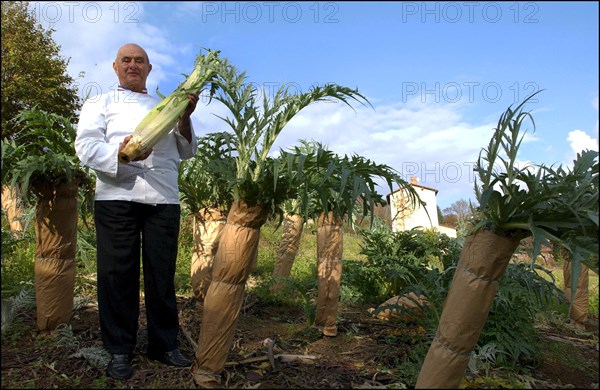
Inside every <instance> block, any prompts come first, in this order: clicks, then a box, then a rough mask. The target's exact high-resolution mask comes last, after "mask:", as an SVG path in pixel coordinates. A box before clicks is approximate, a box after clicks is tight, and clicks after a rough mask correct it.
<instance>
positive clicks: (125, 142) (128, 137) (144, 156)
mask: <svg viewBox="0 0 600 390" xmlns="http://www.w3.org/2000/svg"><path fill="white" fill-rule="evenodd" d="M131 137H132V136H131V135H128V136H127V137H125V139H123V142H121V145H119V153H121V150H123V148H124V147H125V145H127V144H128V143H129V140H130V139H131ZM152 150H153V149H152V148H150V149H149V150H147V151H146V152H145V153H144V154H141V155H139V156H138V157H136V158H134V159H133V160H131V161H141V160H145V159H147V158H148V156H150V154H151V153H152Z"/></svg>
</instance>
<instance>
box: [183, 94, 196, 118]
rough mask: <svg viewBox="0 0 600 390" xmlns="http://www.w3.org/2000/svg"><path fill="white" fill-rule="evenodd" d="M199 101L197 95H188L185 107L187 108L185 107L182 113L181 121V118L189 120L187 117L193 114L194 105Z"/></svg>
mask: <svg viewBox="0 0 600 390" xmlns="http://www.w3.org/2000/svg"><path fill="white" fill-rule="evenodd" d="M199 99H200V98H199V97H198V95H197V94H195V93H190V94H189V95H188V100H189V101H190V102H189V103H188V105H187V107H186V109H185V111H184V113H183V115H182V117H181V118H182V119H183V118H189V117H190V116H191V115H192V113H193V112H194V110H195V109H196V105H197V104H198V100H199Z"/></svg>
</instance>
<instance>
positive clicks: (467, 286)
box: [415, 230, 519, 389]
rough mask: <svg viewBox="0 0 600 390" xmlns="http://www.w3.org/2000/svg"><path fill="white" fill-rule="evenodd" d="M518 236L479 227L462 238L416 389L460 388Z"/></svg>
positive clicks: (517, 241)
mask: <svg viewBox="0 0 600 390" xmlns="http://www.w3.org/2000/svg"><path fill="white" fill-rule="evenodd" d="M518 245H519V240H517V239H509V238H506V237H503V236H499V235H497V234H495V233H493V232H490V231H486V230H480V231H478V232H477V233H475V235H472V236H469V237H467V238H466V239H465V243H464V246H463V249H462V252H461V256H460V260H459V262H458V265H457V268H456V272H455V273H454V277H453V279H452V284H451V286H450V290H449V291H448V295H447V297H446V300H445V302H444V308H443V310H442V315H441V317H440V322H439V324H438V329H437V332H436V335H435V338H434V340H433V342H432V343H431V346H430V347H429V351H428V352H427V356H426V357H425V360H424V362H423V366H422V367H421V371H420V373H419V377H418V379H417V384H416V386H415V388H421V389H431V388H458V387H459V385H460V382H461V381H462V379H463V377H464V374H465V369H466V368H467V365H468V363H469V355H470V353H471V351H472V350H473V349H474V348H475V346H476V345H477V341H478V340H479V336H480V334H481V330H482V329H483V325H484V324H485V321H486V319H487V316H488V314H489V310H490V307H491V305H492V302H493V300H494V297H495V295H496V291H497V289H498V279H500V277H501V276H502V275H503V274H504V271H505V269H506V266H507V265H508V262H509V261H510V258H511V257H512V254H513V253H514V251H515V250H516V249H517V246H518Z"/></svg>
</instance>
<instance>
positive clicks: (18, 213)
mask: <svg viewBox="0 0 600 390" xmlns="http://www.w3.org/2000/svg"><path fill="white" fill-rule="evenodd" d="M2 208H3V209H4V210H6V218H7V219H8V225H9V227H10V230H12V231H15V232H22V231H23V230H24V229H25V223H24V222H23V220H22V218H23V207H22V206H21V196H20V194H19V190H18V188H17V187H10V186H8V185H3V186H2Z"/></svg>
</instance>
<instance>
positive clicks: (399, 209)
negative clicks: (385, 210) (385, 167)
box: [389, 181, 456, 237]
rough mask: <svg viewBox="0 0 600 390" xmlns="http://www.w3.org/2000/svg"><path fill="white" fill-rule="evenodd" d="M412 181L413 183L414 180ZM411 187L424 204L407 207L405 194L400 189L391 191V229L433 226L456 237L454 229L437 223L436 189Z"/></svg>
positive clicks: (400, 229) (428, 227)
mask: <svg viewBox="0 0 600 390" xmlns="http://www.w3.org/2000/svg"><path fill="white" fill-rule="evenodd" d="M412 183H413V184H415V181H413V182H412ZM413 188H414V189H415V191H416V192H417V194H419V197H420V198H421V201H423V203H424V204H425V206H424V207H422V206H421V205H420V204H417V205H415V207H408V206H407V204H406V203H407V202H406V200H405V199H406V196H405V194H404V192H403V191H402V190H399V191H396V192H394V193H392V194H391V196H390V198H389V199H390V201H389V202H390V212H391V213H392V214H391V218H392V231H393V232H398V231H403V230H410V229H412V228H416V227H421V228H425V229H431V228H435V229H437V230H438V231H439V232H441V233H444V234H446V235H447V236H449V237H456V230H454V229H451V228H447V227H444V226H440V225H439V220H438V213H437V199H436V192H437V191H435V190H434V189H431V188H423V187H421V186H418V185H414V186H413ZM427 214H429V215H427Z"/></svg>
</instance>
